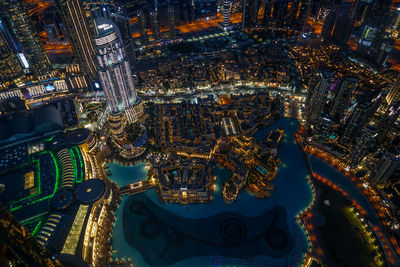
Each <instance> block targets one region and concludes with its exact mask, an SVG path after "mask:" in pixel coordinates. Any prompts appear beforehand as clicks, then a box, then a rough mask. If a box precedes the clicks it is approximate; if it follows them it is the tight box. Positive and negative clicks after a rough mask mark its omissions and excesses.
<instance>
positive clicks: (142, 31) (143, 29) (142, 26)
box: [137, 9, 149, 45]
mask: <svg viewBox="0 0 400 267" xmlns="http://www.w3.org/2000/svg"><path fill="white" fill-rule="evenodd" d="M137 17H138V19H139V31H140V40H141V42H142V45H143V44H146V43H147V42H148V41H149V38H148V36H147V29H146V17H145V15H144V12H143V10H142V9H140V10H139V11H138V14H137Z"/></svg>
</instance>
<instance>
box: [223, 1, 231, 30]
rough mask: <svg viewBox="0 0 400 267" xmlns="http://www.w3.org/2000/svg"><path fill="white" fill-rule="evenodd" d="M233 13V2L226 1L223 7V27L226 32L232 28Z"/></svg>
mask: <svg viewBox="0 0 400 267" xmlns="http://www.w3.org/2000/svg"><path fill="white" fill-rule="evenodd" d="M231 11H232V0H224V1H223V7H222V23H221V27H222V29H223V30H224V31H226V30H228V29H230V28H232V23H231Z"/></svg>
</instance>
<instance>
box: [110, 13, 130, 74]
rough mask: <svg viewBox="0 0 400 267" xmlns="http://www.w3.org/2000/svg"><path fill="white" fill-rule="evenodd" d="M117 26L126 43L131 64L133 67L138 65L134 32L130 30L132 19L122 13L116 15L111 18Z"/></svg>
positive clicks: (126, 50)
mask: <svg viewBox="0 0 400 267" xmlns="http://www.w3.org/2000/svg"><path fill="white" fill-rule="evenodd" d="M111 18H112V19H113V21H114V22H115V24H117V26H118V28H119V30H120V32H121V36H122V40H123V42H124V47H125V52H126V55H127V56H128V59H129V62H130V63H131V66H132V67H133V66H135V65H136V54H135V48H134V47H133V41H132V32H131V30H130V23H129V21H130V19H129V17H128V16H126V15H125V14H122V13H115V14H113V16H111Z"/></svg>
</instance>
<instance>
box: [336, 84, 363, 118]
mask: <svg viewBox="0 0 400 267" xmlns="http://www.w3.org/2000/svg"><path fill="white" fill-rule="evenodd" d="M357 82H358V79H357V78H355V77H344V78H343V79H342V80H341V82H340V85H339V89H338V90H337V92H336V94H335V97H334V99H333V101H332V104H331V108H330V111H329V114H330V115H331V117H332V118H333V119H334V120H335V121H337V122H339V121H341V120H343V119H344V116H345V112H346V110H347V108H348V107H349V104H350V100H351V97H352V95H353V91H354V89H355V87H356V85H357Z"/></svg>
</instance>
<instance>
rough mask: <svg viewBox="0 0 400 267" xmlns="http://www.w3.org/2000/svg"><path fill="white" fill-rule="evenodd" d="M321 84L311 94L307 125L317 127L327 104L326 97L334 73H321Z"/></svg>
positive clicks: (323, 71)
mask: <svg viewBox="0 0 400 267" xmlns="http://www.w3.org/2000/svg"><path fill="white" fill-rule="evenodd" d="M318 75H319V84H318V86H317V88H315V89H314V91H313V92H312V93H311V94H310V96H309V98H308V101H307V102H308V103H309V105H308V110H307V112H306V119H307V123H308V124H310V125H316V124H317V123H318V122H319V120H320V118H321V113H322V111H323V107H324V105H325V103H326V97H327V94H328V89H329V88H330V84H331V81H332V78H333V75H334V73H333V72H331V71H327V70H322V71H320V72H319V74H318Z"/></svg>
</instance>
